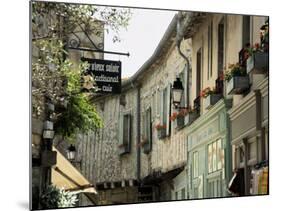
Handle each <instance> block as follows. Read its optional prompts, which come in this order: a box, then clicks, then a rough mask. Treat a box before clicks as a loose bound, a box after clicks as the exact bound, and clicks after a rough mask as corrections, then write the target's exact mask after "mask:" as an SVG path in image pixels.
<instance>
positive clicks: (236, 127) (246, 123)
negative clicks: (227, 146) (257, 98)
mask: <svg viewBox="0 0 281 211" xmlns="http://www.w3.org/2000/svg"><path fill="white" fill-rule="evenodd" d="M255 127H256V105H252V106H251V107H250V108H249V109H247V110H246V111H244V112H243V113H241V114H240V115H239V116H238V117H237V118H235V119H234V120H232V122H231V128H232V139H236V138H237V137H238V136H239V135H241V134H243V133H244V132H246V131H248V130H250V129H251V128H255Z"/></svg>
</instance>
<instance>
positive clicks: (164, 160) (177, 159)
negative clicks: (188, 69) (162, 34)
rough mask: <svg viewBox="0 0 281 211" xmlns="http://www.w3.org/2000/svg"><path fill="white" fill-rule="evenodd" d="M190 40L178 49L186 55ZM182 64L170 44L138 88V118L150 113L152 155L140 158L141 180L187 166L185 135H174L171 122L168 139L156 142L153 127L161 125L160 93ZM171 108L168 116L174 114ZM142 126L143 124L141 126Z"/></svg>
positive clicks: (175, 133) (155, 131) (182, 132)
mask: <svg viewBox="0 0 281 211" xmlns="http://www.w3.org/2000/svg"><path fill="white" fill-rule="evenodd" d="M190 46H191V42H190V40H185V41H183V42H182V44H181V49H182V51H183V52H184V54H185V55H188V50H191V49H190ZM185 63H186V62H185V60H184V59H183V58H182V57H181V56H180V55H179V53H178V50H177V47H176V46H175V45H174V44H173V45H172V46H171V47H170V49H169V51H168V53H167V54H166V56H165V57H163V58H162V59H161V60H160V61H158V62H157V64H155V65H153V66H152V67H151V69H150V71H149V72H148V73H147V75H145V76H144V78H145V80H143V82H142V88H141V116H143V114H144V112H145V110H146V109H147V107H149V106H151V109H152V151H151V153H149V154H148V155H147V154H144V153H142V154H141V177H145V176H147V175H148V174H150V173H152V171H159V170H160V171H162V172H166V171H168V170H171V169H173V168H175V167H176V166H179V165H181V164H182V163H184V162H186V149H187V147H186V140H185V138H184V137H185V135H184V131H183V130H180V131H177V130H176V129H175V126H174V124H176V122H170V124H172V125H171V135H170V136H169V137H167V138H166V139H164V140H159V139H158V137H157V130H156V129H155V125H156V124H158V123H159V122H160V104H161V103H162V102H161V98H160V92H161V91H162V90H163V89H164V88H165V87H166V86H167V85H168V84H172V83H173V81H174V80H175V78H176V75H177V74H178V73H180V72H181V71H183V69H184V67H185ZM173 112H174V110H173V108H172V109H171V113H173ZM141 125H142V124H141Z"/></svg>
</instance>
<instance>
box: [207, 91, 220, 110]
mask: <svg viewBox="0 0 281 211" xmlns="http://www.w3.org/2000/svg"><path fill="white" fill-rule="evenodd" d="M221 98H222V95H221V94H210V95H208V96H207V97H206V98H205V108H206V109H209V108H211V107H212V106H213V105H215V104H216V103H217V102H218V101H219V100H220V99H221Z"/></svg>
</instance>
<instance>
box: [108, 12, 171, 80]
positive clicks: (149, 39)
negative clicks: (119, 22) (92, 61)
mask: <svg viewBox="0 0 281 211" xmlns="http://www.w3.org/2000/svg"><path fill="white" fill-rule="evenodd" d="M131 11H132V13H133V14H132V18H131V20H130V22H129V26H128V27H127V30H125V29H122V30H121V31H120V38H121V42H120V43H113V41H112V34H111V33H109V34H106V35H105V41H104V43H105V48H104V49H105V50H106V51H117V52H124V53H127V52H129V53H130V56H129V57H127V56H120V55H113V54H105V55H104V58H105V59H108V60H118V61H119V60H120V61H121V63H122V78H124V77H130V76H132V75H133V74H134V73H135V72H137V71H138V69H139V68H140V67H141V66H142V65H143V64H144V63H145V62H146V61H147V59H149V58H150V56H151V55H152V54H153V52H154V50H155V49H156V47H157V45H158V43H159V42H160V40H161V38H162V36H163V35H164V33H165V31H166V29H167V28H168V25H169V24H170V22H171V20H172V19H173V17H174V15H175V13H176V12H175V11H164V10H151V9H131Z"/></svg>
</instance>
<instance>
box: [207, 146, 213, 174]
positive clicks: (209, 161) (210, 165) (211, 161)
mask: <svg viewBox="0 0 281 211" xmlns="http://www.w3.org/2000/svg"><path fill="white" fill-rule="evenodd" d="M212 147H213V146H212V144H209V145H208V172H209V173H211V172H212V171H213V159H212Z"/></svg>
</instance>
